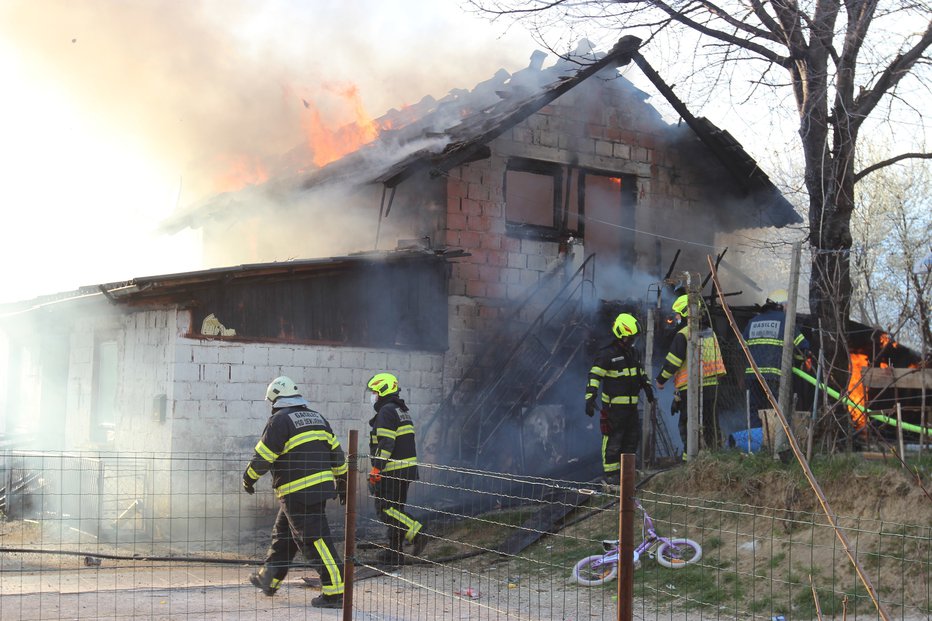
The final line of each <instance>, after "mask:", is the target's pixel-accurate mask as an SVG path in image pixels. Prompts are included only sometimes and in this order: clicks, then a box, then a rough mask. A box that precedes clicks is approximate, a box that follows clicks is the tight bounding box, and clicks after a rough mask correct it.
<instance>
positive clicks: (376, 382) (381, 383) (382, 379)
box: [366, 373, 398, 397]
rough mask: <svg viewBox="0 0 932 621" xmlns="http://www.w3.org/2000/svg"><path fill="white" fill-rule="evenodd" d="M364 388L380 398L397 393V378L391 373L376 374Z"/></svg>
mask: <svg viewBox="0 0 932 621" xmlns="http://www.w3.org/2000/svg"><path fill="white" fill-rule="evenodd" d="M366 386H367V387H368V388H369V390H371V391H372V392H374V393H375V394H377V395H378V396H380V397H384V396H385V395H390V394H392V393H393V392H398V378H397V377H395V376H394V375H392V374H391V373H376V374H375V375H373V376H372V378H371V379H370V380H369V383H368V384H366Z"/></svg>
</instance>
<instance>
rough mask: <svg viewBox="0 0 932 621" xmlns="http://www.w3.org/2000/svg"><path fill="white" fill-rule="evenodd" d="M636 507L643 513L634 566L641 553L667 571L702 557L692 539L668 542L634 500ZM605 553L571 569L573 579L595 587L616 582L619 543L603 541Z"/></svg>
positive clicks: (587, 559) (689, 563)
mask: <svg viewBox="0 0 932 621" xmlns="http://www.w3.org/2000/svg"><path fill="white" fill-rule="evenodd" d="M634 502H635V504H636V505H637V508H638V509H640V510H641V513H643V514H644V523H643V527H642V538H643V541H641V544H640V545H639V546H638V547H637V548H635V549H634V564H635V565H637V563H638V560H639V559H640V558H641V555H642V554H644V552H647V553H648V556H649V557H650V558H654V559H657V562H658V563H660V564H661V565H663V566H664V567H668V568H670V569H679V568H680V567H686V566H687V565H691V564H692V563H695V562H697V561H698V560H699V559H701V558H702V546H700V545H699V544H698V543H696V542H695V541H693V540H692V539H686V538H682V537H681V538H677V539H668V538H666V537H661V536H660V535H658V534H657V531H655V530H654V521H653V520H652V519H651V518H650V515H648V514H647V511H645V510H644V507H643V506H641V503H640V502H638V501H637V500H635V501H634ZM602 548H603V549H604V550H605V553H604V554H594V555H592V556H587V557H586V558H584V559H582V560H581V561H579V562H578V563H576V566H575V567H573V579H574V580H576V582H578V583H579V584H581V585H583V586H598V585H600V584H605V583H606V582H609V581H611V580H614V579H615V576H617V575H618V541H617V540H611V539H606V540H604V541H603V542H602Z"/></svg>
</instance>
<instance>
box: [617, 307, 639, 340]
mask: <svg viewBox="0 0 932 621" xmlns="http://www.w3.org/2000/svg"><path fill="white" fill-rule="evenodd" d="M612 332H614V333H615V336H616V337H618V338H624V337H626V336H634V335H635V334H637V333H638V320H637V319H635V318H634V315H629V314H628V313H621V314H620V315H618V316H617V317H615V323H614V324H613V325H612Z"/></svg>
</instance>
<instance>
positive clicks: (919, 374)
mask: <svg viewBox="0 0 932 621" xmlns="http://www.w3.org/2000/svg"><path fill="white" fill-rule="evenodd" d="M863 382H864V385H865V386H867V387H868V388H874V389H883V388H900V389H912V390H921V389H922V387H923V384H925V388H926V390H929V389H932V369H898V368H893V367H886V368H883V369H874V368H871V369H865V370H864V376H863Z"/></svg>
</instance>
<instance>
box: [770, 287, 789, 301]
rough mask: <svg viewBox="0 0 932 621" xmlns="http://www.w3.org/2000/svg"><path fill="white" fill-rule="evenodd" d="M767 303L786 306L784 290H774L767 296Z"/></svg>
mask: <svg viewBox="0 0 932 621" xmlns="http://www.w3.org/2000/svg"><path fill="white" fill-rule="evenodd" d="M767 301H768V302H773V303H774V304H786V289H774V290H773V291H771V292H770V293H769V294H768V295H767Z"/></svg>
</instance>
